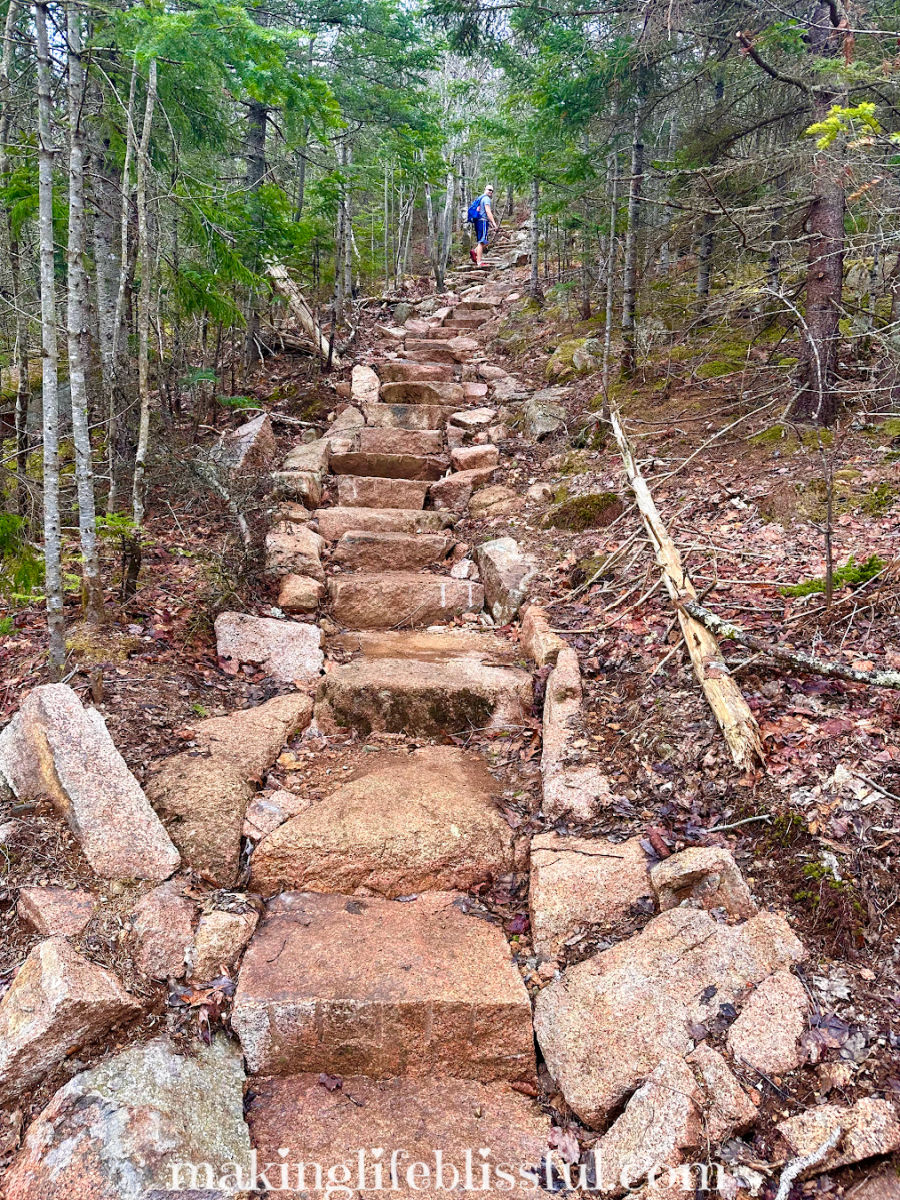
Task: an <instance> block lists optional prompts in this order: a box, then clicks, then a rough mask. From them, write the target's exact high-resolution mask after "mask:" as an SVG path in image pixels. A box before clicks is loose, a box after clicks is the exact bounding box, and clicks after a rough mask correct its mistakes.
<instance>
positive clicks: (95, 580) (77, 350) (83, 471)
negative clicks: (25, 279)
mask: <svg viewBox="0 0 900 1200" xmlns="http://www.w3.org/2000/svg"><path fill="white" fill-rule="evenodd" d="M66 19H67V30H68V45H69V52H68V68H69V72H68V73H69V97H68V99H69V242H68V248H67V251H66V267H67V273H68V307H67V325H68V351H69V390H70V393H71V398H72V439H73V441H74V443H75V482H76V487H77V491H78V530H79V533H80V536H81V558H82V564H81V588H82V605H83V608H84V614H85V617H86V618H87V619H88V620H89V621H91V622H93V623H96V624H99V623H100V622H101V621H102V620H103V584H102V581H101V579H100V557H99V554H98V551H97V517H96V511H95V505H94V472H93V461H92V455H91V432H90V421H89V419H88V394H87V360H88V294H87V292H88V288H87V273H86V271H85V268H84V252H85V212H84V160H85V139H84V126H83V123H82V122H83V116H84V104H85V99H86V86H85V71H84V61H83V59H82V40H81V16H80V14H79V13H78V10H77V9H76V8H75V6H74V5H72V4H70V5H69V6H68V8H67V13H66Z"/></svg>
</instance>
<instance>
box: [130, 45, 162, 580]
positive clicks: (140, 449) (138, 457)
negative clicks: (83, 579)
mask: <svg viewBox="0 0 900 1200" xmlns="http://www.w3.org/2000/svg"><path fill="white" fill-rule="evenodd" d="M156 71H157V68H156V59H155V58H152V59H151V60H150V65H149V68H148V71H147V96H146V99H145V101H144V124H143V126H142V128H141V141H140V145H139V146H138V152H137V176H136V180H135V184H136V186H135V193H136V201H137V225H138V271H139V273H140V280H141V283H140V290H139V291H138V305H137V327H138V330H137V331H138V399H139V401H140V419H139V422H138V437H137V450H136V453H135V456H134V478H133V480H132V487H131V515H132V520H133V522H134V530H133V532H132V536H131V544H130V546H129V549H128V555H127V560H128V561H127V568H126V576H125V579H124V580H123V587H122V593H123V595H124V597H125V599H129V598H130V597H131V596H133V595H134V593H135V591H136V590H137V581H138V574H139V573H140V569H141V535H142V531H143V526H144V500H145V487H146V483H145V472H146V467H147V449H148V446H149V442H150V302H151V297H152V289H153V279H152V276H153V262H152V260H151V255H150V237H149V231H148V223H147V176H148V175H149V173H150V133H151V129H152V126H153V111H154V109H155V107H156Z"/></svg>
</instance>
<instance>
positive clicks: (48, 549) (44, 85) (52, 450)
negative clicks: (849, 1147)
mask: <svg viewBox="0 0 900 1200" xmlns="http://www.w3.org/2000/svg"><path fill="white" fill-rule="evenodd" d="M47 7H48V6H47V5H46V4H40V3H38V4H35V6H34V28H35V37H36V42H37V97H38V196H39V198H38V237H39V241H40V264H41V265H40V271H41V347H42V351H43V359H42V371H41V400H42V407H43V435H44V563H45V583H44V587H45V592H46V596H47V629H48V631H49V635H50V666H51V670H52V672H53V674H54V676H56V677H57V678H58V677H59V676H60V675H61V674H62V667H63V663H64V662H65V657H66V633H65V616H64V614H63V587H62V530H61V528H60V518H59V395H58V388H57V367H58V350H57V330H56V278H55V273H54V262H53V160H54V157H55V152H54V147H53V141H52V134H51V124H50V122H51V109H50V88H51V79H50V42H49V37H48V33H47Z"/></svg>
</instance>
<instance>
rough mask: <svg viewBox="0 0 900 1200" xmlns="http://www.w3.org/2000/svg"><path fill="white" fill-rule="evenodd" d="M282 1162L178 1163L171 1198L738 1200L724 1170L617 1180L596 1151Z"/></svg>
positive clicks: (622, 1175) (375, 1155)
mask: <svg viewBox="0 0 900 1200" xmlns="http://www.w3.org/2000/svg"><path fill="white" fill-rule="evenodd" d="M276 1153H277V1156H278V1157H277V1159H275V1160H274V1161H273V1160H269V1161H261V1160H260V1159H259V1157H258V1155H257V1152H256V1151H255V1150H253V1151H251V1153H250V1155H249V1157H248V1159H247V1161H245V1162H242V1163H236V1162H227V1163H221V1164H213V1163H209V1162H174V1163H170V1164H169V1168H168V1169H169V1172H170V1178H169V1180H168V1181H167V1184H166V1189H167V1190H168V1191H170V1192H173V1193H177V1192H179V1191H196V1190H202V1189H208V1190H210V1191H212V1190H219V1191H222V1192H225V1193H226V1194H228V1193H229V1192H241V1191H255V1190H263V1189H266V1190H268V1191H269V1192H303V1193H306V1194H307V1195H315V1196H318V1197H322V1198H323V1200H354V1197H358V1196H359V1195H360V1194H364V1193H367V1192H372V1193H379V1192H384V1193H388V1194H390V1193H391V1192H395V1193H396V1192H432V1191H433V1192H481V1193H489V1194H490V1193H493V1192H501V1193H502V1192H512V1193H515V1192H519V1191H534V1190H535V1189H542V1190H545V1191H547V1192H559V1191H570V1190H575V1189H579V1190H583V1191H594V1192H598V1193H607V1194H608V1193H613V1194H621V1192H622V1191H625V1192H636V1191H638V1190H639V1188H642V1187H645V1186H649V1188H650V1189H651V1194H652V1191H653V1190H654V1189H659V1190H660V1192H661V1191H662V1190H663V1189H665V1191H666V1195H667V1198H668V1197H670V1196H671V1195H672V1193H673V1192H674V1193H677V1192H680V1191H683V1192H684V1193H685V1196H690V1197H692V1198H693V1197H694V1196H695V1195H696V1194H697V1192H719V1193H722V1195H723V1196H725V1195H728V1194H731V1193H732V1192H733V1187H731V1188H730V1187H729V1186H728V1185H729V1183H731V1180H730V1178H729V1176H728V1173H727V1171H726V1169H725V1168H724V1167H723V1166H722V1165H721V1164H720V1163H691V1164H683V1165H682V1166H678V1167H670V1166H666V1165H661V1166H658V1167H655V1166H654V1167H651V1168H650V1169H649V1170H648V1169H647V1163H646V1160H645V1161H643V1162H641V1163H640V1164H638V1163H634V1164H629V1163H626V1164H625V1165H622V1164H621V1163H617V1165H616V1170H615V1174H614V1176H613V1175H612V1173H611V1172H610V1171H604V1164H603V1161H602V1156H601V1155H600V1153H599V1152H596V1151H591V1152H589V1153H588V1154H587V1155H586V1156H585V1159H584V1160H583V1161H582V1162H580V1163H576V1164H570V1163H567V1162H565V1161H563V1160H562V1159H561V1158H559V1157H557V1156H556V1155H554V1154H552V1152H551V1153H548V1154H547V1155H546V1156H545V1157H544V1158H543V1159H541V1161H540V1162H538V1163H534V1164H524V1163H509V1162H498V1161H495V1159H494V1156H493V1154H492V1152H491V1150H490V1149H489V1148H487V1147H479V1148H478V1149H466V1150H464V1151H460V1150H456V1151H454V1153H452V1154H444V1153H443V1152H442V1151H441V1150H434V1151H431V1152H430V1153H429V1155H428V1157H427V1158H418V1157H413V1156H412V1155H411V1154H410V1153H409V1152H408V1151H406V1150H403V1149H400V1148H395V1149H392V1150H385V1149H384V1148H383V1147H364V1148H360V1149H359V1150H357V1151H355V1152H354V1153H352V1154H350V1155H348V1157H347V1158H345V1159H343V1160H342V1161H339V1162H331V1163H326V1162H316V1161H309V1160H307V1161H304V1162H292V1161H290V1150H288V1149H286V1148H284V1147H282V1148H281V1149H279V1150H278V1151H277V1152H276Z"/></svg>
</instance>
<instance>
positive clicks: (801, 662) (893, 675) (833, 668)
mask: <svg viewBox="0 0 900 1200" xmlns="http://www.w3.org/2000/svg"><path fill="white" fill-rule="evenodd" d="M676 603H679V602H678V601H676ZM680 604H681V607H682V608H683V609H684V611H685V612H687V613H689V614H690V615H691V616H692V617H693V618H694V619H695V620H697V621H701V622H702V623H703V625H704V626H705V627H706V628H707V629H708V630H709V631H710V633H713V634H715V636H716V637H720V638H727V640H728V641H731V642H738V643H739V645H741V646H746V647H747V649H748V650H756V651H757V652H759V653H760V654H765V655H768V657H769V658H774V659H776V660H777V661H778V662H784V663H789V664H790V665H791V666H792V667H796V668H797V670H798V671H802V672H803V673H804V674H808V675H822V676H824V677H825V678H826V679H846V680H848V682H850V683H868V684H874V686H875V687H886V688H900V671H857V670H856V668H855V667H848V666H845V664H844V663H839V662H829V661H828V660H827V659H825V658H818V657H817V656H816V655H815V654H807V653H806V652H805V651H803V650H790V649H788V647H787V646H779V645H778V644H777V643H776V644H774V645H773V644H772V643H771V642H766V641H764V640H763V639H762V638H758V637H756V635H755V634H752V633H747V631H746V630H745V629H741V627H740V625H732V623H731V622H730V621H726V620H725V619H724V618H723V617H718V616H716V614H715V613H714V612H711V611H710V609H708V608H704V607H703V605H702V604H701V603H700V602H699V601H698V600H694V599H692V598H690V597H687V596H686V597H683V598H682V600H681V601H680Z"/></svg>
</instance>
